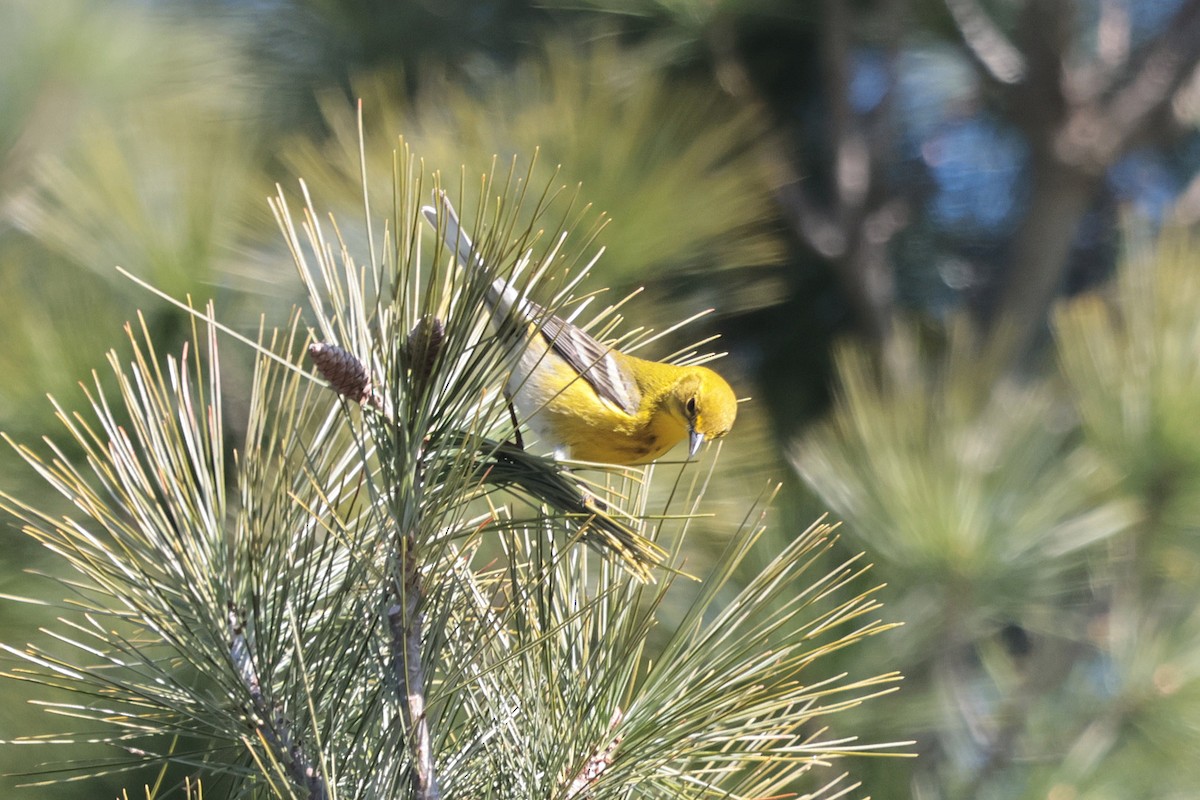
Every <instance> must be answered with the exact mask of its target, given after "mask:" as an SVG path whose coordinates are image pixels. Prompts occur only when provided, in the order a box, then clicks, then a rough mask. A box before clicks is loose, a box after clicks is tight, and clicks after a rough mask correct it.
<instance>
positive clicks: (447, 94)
mask: <svg viewBox="0 0 1200 800" xmlns="http://www.w3.org/2000/svg"><path fill="white" fill-rule="evenodd" d="M402 87H403V80H402V79H401V78H400V77H399V76H396V75H389V74H375V75H370V76H365V77H362V78H360V79H358V80H357V81H356V82H355V84H354V86H353V90H352V93H353V96H355V97H358V98H361V103H362V108H363V118H364V128H365V131H366V137H367V174H368V175H369V176H371V181H372V196H373V198H375V200H374V202H373V205H374V206H375V207H376V208H386V207H388V203H387V202H386V201H390V191H391V189H390V181H389V180H388V176H389V175H390V174H391V158H392V156H391V153H392V150H393V149H394V147H395V144H396V137H397V136H399V135H403V136H404V139H405V141H407V142H409V143H410V144H411V145H412V146H413V147H414V149H415V150H416V151H417V152H419V153H421V154H422V157H423V158H425V159H427V161H428V163H430V164H458V163H462V164H464V165H465V167H464V171H463V175H462V176H460V175H457V174H451V175H443V178H442V179H443V181H445V182H446V183H447V185H450V186H457V185H458V183H459V181H460V180H464V181H465V182H466V184H467V186H468V187H470V186H474V185H476V184H477V183H478V181H479V179H480V176H482V175H485V174H488V173H489V172H491V171H492V169H493V166H494V164H495V163H496V162H497V161H498V162H499V164H500V165H501V167H502V168H507V166H508V164H509V162H510V161H511V160H512V159H514V158H527V157H528V156H527V154H529V153H534V152H536V153H537V154H538V155H537V160H536V163H534V164H533V168H532V172H531V173H530V175H531V177H530V182H531V183H532V184H534V185H542V184H544V183H557V184H561V185H563V186H564V187H567V188H568V189H569V190H573V189H574V187H576V185H582V186H583V187H584V192H583V197H584V199H585V200H586V201H587V202H588V203H591V204H592V206H593V207H594V208H596V209H597V210H599V211H601V212H603V213H605V214H606V215H607V216H608V217H609V218H610V219H612V220H613V225H612V226H610V229H609V231H606V232H604V233H602V234H601V235H600V236H599V237H597V240H596V242H597V243H598V244H599V245H602V246H604V247H605V254H604V257H603V258H602V259H601V260H600V262H599V264H598V266H597V275H598V276H601V277H602V278H603V279H604V281H605V282H606V283H609V284H610V285H611V284H616V285H617V286H627V285H629V284H631V283H633V282H635V281H648V280H656V279H657V280H662V278H663V276H664V273H670V272H672V271H674V272H683V273H685V274H687V273H689V272H690V273H696V272H699V271H704V272H705V274H710V273H712V272H713V271H714V270H716V271H719V270H729V271H730V273H731V274H729V275H728V276H727V277H726V278H725V279H724V281H725V282H726V283H727V284H728V287H729V289H730V290H732V291H734V292H736V294H735V295H734V296H733V297H730V296H725V297H723V298H722V308H723V311H724V312H725V313H733V312H734V311H736V310H738V309H744V308H747V307H751V308H752V307H756V306H761V305H763V304H767V303H773V302H775V300H776V297H777V294H778V284H777V283H774V282H770V281H767V282H764V281H763V280H761V279H763V278H766V277H768V276H767V275H764V274H763V272H762V271H757V272H756V271H755V270H753V269H747V268H748V267H750V268H752V267H760V268H761V267H770V266H773V265H777V264H778V263H779V262H780V261H781V260H782V257H783V249H782V242H781V240H780V238H779V235H778V232H777V231H774V230H772V228H771V227H770V224H769V220H770V217H771V204H770V202H771V201H770V194H769V189H770V177H769V175H767V174H766V173H765V164H766V161H765V159H764V154H763V153H762V152H761V150H760V145H761V138H762V136H764V135H765V133H766V121H765V120H763V119H761V118H759V117H757V116H755V115H754V114H753V113H751V112H749V111H747V110H739V109H738V108H737V107H736V106H734V105H732V104H731V103H730V102H729V101H728V99H727V98H725V97H724V96H723V95H722V94H721V93H720V92H718V91H715V90H714V89H712V88H710V87H701V86H696V85H694V84H689V83H687V82H683V81H681V80H678V79H675V78H672V77H671V76H670V75H669V74H668V73H665V72H664V71H663V70H662V64H661V63H660V62H659V61H658V60H657V59H656V58H654V57H653V55H652V54H650V53H648V52H645V51H641V50H637V49H629V48H624V47H620V46H618V45H616V44H614V43H613V42H611V41H604V40H601V41H598V42H593V43H589V44H587V45H584V46H582V47H580V46H579V45H577V44H575V43H572V42H571V41H569V40H567V39H559V40H554V41H551V42H549V43H548V44H547V45H546V47H545V49H544V51H543V52H541V53H540V54H538V55H537V56H536V57H531V58H529V59H526V60H524V61H522V62H521V63H520V64H518V65H517V66H516V67H514V68H513V69H511V70H503V71H492V72H490V73H488V74H487V75H485V76H484V77H481V78H478V79H476V80H474V81H472V82H470V83H463V82H461V81H451V80H449V79H448V78H446V77H439V78H436V79H435V78H430V79H427V81H425V82H424V83H423V84H422V86H421V88H420V91H419V92H416V93H415V94H412V95H409V94H407V93H405V92H403V91H402ZM322 109H323V113H324V116H325V120H326V124H327V125H328V127H329V129H330V131H331V140H330V142H329V143H327V144H323V145H320V146H318V145H314V144H310V143H308V142H304V141H301V142H297V143H296V145H295V146H294V147H293V148H291V149H289V150H288V151H287V154H286V158H287V164H288V166H289V168H290V170H291V171H292V172H294V173H295V174H297V175H303V176H304V178H305V181H306V182H307V183H309V184H310V185H311V186H312V187H313V188H314V190H316V191H319V192H321V193H322V194H326V193H328V194H330V195H332V196H337V195H338V194H339V193H340V195H341V196H343V197H346V198H348V199H350V198H353V199H357V197H358V194H359V190H358V189H357V187H358V185H359V175H360V170H361V169H362V167H361V164H360V157H359V145H358V123H357V115H356V111H355V108H354V106H353V105H352V104H350V103H348V102H347V101H346V99H345V96H344V95H343V94H341V93H340V92H335V93H330V94H327V95H326V96H325V97H324V99H323V101H322ZM524 167H525V165H521V167H520V169H519V171H522V172H523V171H524ZM551 176H553V179H551ZM339 190H340V192H339ZM567 194H568V195H573V194H574V192H573V191H568V192H567ZM718 209H719V213H714V212H715V211H716V210H718ZM756 278H759V279H760V280H755V279H756Z"/></svg>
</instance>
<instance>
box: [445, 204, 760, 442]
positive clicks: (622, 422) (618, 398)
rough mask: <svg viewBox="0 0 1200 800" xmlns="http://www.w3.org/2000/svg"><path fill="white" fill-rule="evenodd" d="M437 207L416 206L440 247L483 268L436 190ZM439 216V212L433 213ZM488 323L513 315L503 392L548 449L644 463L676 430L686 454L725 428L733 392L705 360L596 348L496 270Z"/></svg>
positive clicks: (733, 412) (505, 321)
mask: <svg viewBox="0 0 1200 800" xmlns="http://www.w3.org/2000/svg"><path fill="white" fill-rule="evenodd" d="M435 199H439V200H440V201H441V207H442V210H441V214H440V215H439V213H438V211H437V210H436V209H435V208H433V207H432V206H425V207H424V208H423V209H421V210H422V212H423V213H424V214H425V218H426V219H427V220H428V221H429V223H430V224H431V225H433V227H434V228H435V229H436V230H438V231H440V232H441V234H442V239H443V241H444V242H445V244H446V247H447V248H449V249H450V251H451V252H453V253H455V254H456V255H457V257H458V260H459V261H460V262H461V263H463V264H465V265H468V267H469V268H472V269H483V268H484V265H483V262H482V260H481V259H480V257H479V254H478V253H477V252H476V251H475V250H474V247H473V245H472V244H471V240H470V238H468V236H467V234H466V233H465V232H464V231H463V230H462V227H461V225H460V224H459V221H458V215H457V214H456V213H455V211H454V207H453V206H452V205H451V204H450V201H449V199H448V198H447V197H446V193H445V192H435ZM439 216H440V220H439ZM486 300H487V304H488V306H489V308H490V309H491V313H492V322H493V324H494V326H495V327H496V329H497V331H501V332H502V331H505V330H508V329H511V322H509V321H510V320H511V321H515V322H516V323H517V326H516V329H517V330H518V331H519V333H518V335H517V336H515V337H514V341H513V343H512V346H513V347H514V348H518V349H519V356H518V357H517V358H516V366H515V367H514V369H513V371H512V374H511V375H510V376H509V379H508V382H507V383H506V385H505V394H506V396H507V397H508V399H509V401H510V402H511V403H512V404H513V406H514V407H515V408H516V410H517V413H518V414H519V415H520V417H521V419H523V420H524V421H525V422H526V424H527V425H528V426H529V427H530V428H531V429H532V430H533V431H534V433H536V434H537V436H538V438H539V439H540V440H541V441H543V442H545V443H547V444H549V445H550V446H551V447H553V448H554V451H555V454H556V455H558V456H560V457H567V458H572V459H576V460H579V461H594V462H601V463H605V464H646V463H649V462H651V461H654V460H655V459H657V458H659V457H661V456H663V455H664V454H665V453H666V452H667V451H668V450H670V449H671V448H672V447H674V446H675V445H676V444H678V443H679V442H681V441H683V440H684V439H687V440H688V456H689V458H690V457H693V456H695V455H696V452H697V451H698V450H699V449H700V445H702V444H704V442H706V441H711V440H713V439H719V438H720V437H722V436H724V435H725V434H727V433H729V429H730V428H731V427H733V420H734V417H736V416H737V396H736V395H735V394H734V393H733V389H731V388H730V387H729V384H728V383H726V382H725V380H724V379H723V378H722V377H721V376H720V375H718V374H717V373H715V372H713V371H712V370H711V369H708V368H707V367H699V366H693V367H682V366H678V365H675V364H663V363H660V362H657V361H647V360H645V359H641V358H636V357H634V356H630V355H626V354H625V353H621V352H618V351H617V350H613V349H612V348H610V347H606V346H604V345H603V344H601V343H600V342H598V341H596V340H595V339H594V338H592V337H591V336H589V335H588V334H587V333H585V332H583V331H582V330H580V329H579V328H577V327H575V326H574V325H572V324H571V323H569V322H567V321H566V320H564V319H562V318H560V317H556V316H553V315H552V314H549V313H548V312H547V311H546V309H544V308H543V307H541V306H539V305H538V304H537V303H534V302H532V301H531V300H529V299H527V298H524V297H521V295H520V292H519V291H518V290H517V289H516V287H514V286H512V285H511V284H510V283H508V282H507V281H505V280H504V279H503V278H497V279H496V280H495V281H494V282H493V283H492V285H491V286H490V287H489V289H488V292H487V297H486Z"/></svg>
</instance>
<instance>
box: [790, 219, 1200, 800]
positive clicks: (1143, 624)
mask: <svg viewBox="0 0 1200 800" xmlns="http://www.w3.org/2000/svg"><path fill="white" fill-rule="evenodd" d="M1196 253H1197V250H1196V248H1195V246H1194V245H1193V244H1192V242H1191V240H1190V238H1188V237H1181V236H1179V235H1178V234H1169V235H1167V236H1166V237H1165V238H1164V240H1163V241H1162V242H1161V243H1159V245H1158V246H1156V247H1145V248H1143V249H1142V250H1139V251H1137V252H1136V254H1135V255H1134V256H1132V257H1131V258H1129V259H1128V261H1127V263H1126V264H1125V265H1124V266H1123V268H1122V269H1121V271H1120V274H1119V276H1118V279H1117V281H1116V283H1115V285H1114V287H1113V290H1112V291H1111V292H1109V293H1107V294H1108V295H1109V296H1107V297H1106V296H1103V295H1101V294H1096V295H1088V296H1084V297H1080V298H1078V299H1076V300H1073V301H1071V302H1069V303H1067V304H1065V305H1064V306H1063V307H1062V308H1061V309H1060V310H1059V312H1058V314H1057V316H1056V326H1055V334H1056V343H1057V350H1058V354H1059V363H1060V364H1061V366H1062V376H1061V378H1056V376H1053V375H1049V376H1027V377H1026V378H1024V379H1023V380H1022V381H1021V382H1015V381H1008V382H1005V383H1004V384H1002V385H999V386H986V385H981V384H980V383H978V381H977V370H976V365H977V353H978V350H977V345H976V343H975V342H974V341H973V339H972V337H971V336H970V335H969V334H968V332H967V331H966V330H965V329H964V328H963V327H962V326H958V327H952V328H951V331H950V333H949V336H948V338H947V339H946V340H945V341H944V342H937V343H936V344H935V345H933V346H931V345H930V344H929V342H928V341H927V339H928V338H929V337H928V336H927V337H926V338H925V339H921V338H919V337H918V336H917V334H916V333H915V332H914V331H912V330H907V331H906V332H905V333H904V334H903V335H902V336H901V337H900V341H901V342H902V343H903V344H904V345H905V347H904V348H903V352H904V353H905V354H907V355H908V356H909V359H908V361H907V363H903V364H902V365H893V367H894V369H893V370H890V371H889V372H888V373H886V374H885V376H884V377H881V376H880V372H879V371H878V369H877V364H876V363H875V362H874V361H873V360H872V359H870V358H869V357H867V355H866V354H865V353H863V352H862V350H861V349H860V348H857V347H855V346H851V345H847V346H845V347H843V348H841V350H840V353H839V358H838V375H839V390H838V393H837V399H836V402H835V408H834V410H833V412H832V413H831V415H830V418H829V419H828V420H827V421H825V422H823V423H822V424H820V425H819V426H816V427H814V428H813V429H812V430H811V431H810V432H809V434H807V435H806V436H805V437H803V438H802V439H801V440H800V441H799V442H798V443H797V446H796V449H795V451H794V454H793V458H794V462H795V464H796V467H797V469H798V470H799V472H800V474H801V475H802V476H803V477H804V478H805V480H806V481H807V482H808V483H809V484H810V485H811V486H812V487H814V488H815V489H816V490H817V491H818V492H819V494H820V496H821V497H822V498H823V499H824V500H825V501H826V502H827V503H829V505H830V507H831V508H832V509H833V510H834V512H835V513H837V514H838V515H840V516H842V517H843V518H844V519H845V520H846V521H847V523H848V530H847V535H848V537H850V538H852V539H853V540H854V544H855V546H856V547H860V548H862V549H864V550H866V551H867V552H869V553H870V554H871V557H872V558H873V559H874V560H875V561H876V569H877V570H878V572H879V574H880V575H881V576H882V577H883V578H884V579H885V580H886V581H887V582H888V584H889V586H890V592H888V593H887V597H888V600H889V605H890V606H892V607H893V608H894V609H896V611H897V613H898V614H899V616H900V617H901V618H902V619H904V621H905V624H906V633H907V635H906V636H904V637H898V640H897V641H896V642H892V643H890V645H889V646H888V647H887V649H886V652H882V650H881V651H880V652H878V653H876V654H874V657H877V658H881V659H886V660H887V663H889V664H891V665H892V666H895V667H896V668H898V669H900V670H901V672H903V673H904V674H905V676H906V687H905V691H904V692H902V693H901V694H900V695H899V696H898V697H895V698H889V699H888V700H886V701H885V704H887V705H891V706H892V709H891V710H890V711H889V712H888V713H885V714H884V715H882V716H881V717H876V718H873V721H868V720H866V719H863V720H861V722H862V724H864V725H867V726H868V727H871V728H873V729H877V730H878V734H877V735H883V736H887V735H895V734H896V732H897V731H899V730H904V731H906V732H907V733H908V734H911V735H916V736H917V737H918V739H919V741H920V742H921V746H920V752H921V755H922V757H921V758H919V759H918V760H917V761H915V762H911V763H907V762H906V763H905V764H904V765H900V766H897V765H895V764H892V765H889V767H888V774H887V775H886V776H885V775H883V774H880V775H878V776H877V777H876V778H875V779H874V780H872V779H868V780H867V786H869V787H872V789H873V791H875V792H877V793H878V794H877V795H876V796H884V797H891V796H895V797H901V796H909V792H912V793H913V794H917V795H921V794H922V793H933V794H934V796H946V797H963V798H967V797H1008V796H1015V795H1013V794H1011V792H1013V791H1014V790H1015V787H1025V789H1024V791H1025V792H1027V793H1028V794H1027V795H1022V796H1058V795H1057V794H1056V793H1060V794H1061V796H1069V797H1113V798H1116V797H1131V796H1138V797H1164V798H1166V797H1185V796H1189V793H1190V791H1191V789H1192V788H1193V787H1194V786H1195V785H1196V782H1197V779H1198V778H1200V773H1197V772H1196V770H1194V769H1193V768H1192V767H1191V766H1190V764H1191V761H1190V759H1188V758H1186V757H1185V756H1184V755H1183V754H1184V753H1186V752H1190V751H1193V750H1194V748H1195V747H1197V746H1200V738H1198V734H1197V730H1196V728H1195V726H1194V724H1192V723H1191V722H1189V721H1188V720H1194V719H1196V715H1197V714H1200V705H1197V703H1200V684H1198V683H1197V680H1198V679H1200V672H1198V671H1197V667H1198V666H1200V639H1198V638H1197V616H1196V612H1195V607H1196V588H1195V587H1196V586H1197V577H1198V570H1197V558H1198V551H1197V538H1196V535H1197V533H1198V532H1200V517H1198V516H1197V513H1196V505H1195V497H1196V495H1195V492H1196V486H1197V483H1196V481H1197V478H1198V477H1200V461H1198V460H1197V459H1198V458H1200V439H1197V437H1196V435H1195V420H1196V419H1197V418H1200V417H1198V416H1197V414H1198V413H1200V407H1198V406H1197V404H1198V403H1200V393H1198V392H1197V389H1198V388H1200V387H1198V386H1197V383H1196V381H1197V376H1198V375H1200V347H1198V346H1197V344H1198V343H1200V321H1198V318H1197V316H1196V314H1195V311H1194V310H1195V308H1196V307H1197V303H1198V302H1200V289H1198V287H1200V281H1198V280H1197V273H1196V270H1195V267H1194V264H1195V258H1196ZM932 338H933V339H934V340H935V342H936V341H937V337H936V336H933V337H932ZM931 351H932V352H931ZM1076 412H1077V413H1076ZM1182 762H1186V763H1187V764H1188V765H1189V766H1187V767H1183V766H1180V767H1179V768H1175V767H1174V766H1172V767H1171V768H1170V769H1166V768H1165V766H1166V765H1175V764H1177V763H1182ZM866 769H868V770H871V771H877V770H876V769H875V767H874V766H872V765H868V766H867V767H866ZM901 771H902V772H903V773H904V775H903V778H901V777H900V775H899V774H898V773H899V772H901ZM887 785H894V786H896V787H897V789H896V791H895V792H891V791H883V792H881V791H880V789H879V788H878V787H880V786H887ZM900 787H903V788H900Z"/></svg>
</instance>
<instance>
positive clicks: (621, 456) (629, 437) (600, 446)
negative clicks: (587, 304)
mask: <svg viewBox="0 0 1200 800" xmlns="http://www.w3.org/2000/svg"><path fill="white" fill-rule="evenodd" d="M537 350H540V353H538V352H537ZM537 350H535V349H534V348H530V351H531V352H532V353H533V355H527V356H523V357H522V358H521V362H522V363H521V365H520V366H518V368H517V369H516V370H514V372H513V375H512V378H511V379H510V380H509V384H508V393H509V396H510V397H512V399H513V404H514V405H515V406H516V408H517V411H518V414H519V416H520V417H521V418H522V421H524V422H526V424H528V426H529V427H530V428H531V429H532V430H533V431H534V432H535V433H536V434H537V436H538V438H539V439H540V440H541V441H542V442H544V443H546V444H548V445H549V446H551V447H553V448H555V449H556V450H559V451H561V452H563V453H564V454H565V455H567V456H569V457H570V458H574V459H578V460H580V461H596V462H602V463H606V464H646V463H649V462H651V461H654V460H655V459H657V458H659V457H661V456H662V455H663V454H665V453H666V452H667V451H668V450H670V449H671V448H672V447H674V446H675V445H676V444H678V443H679V442H680V441H681V440H683V438H684V437H685V436H686V435H687V426H686V424H685V423H684V422H683V421H681V420H679V419H677V418H676V417H675V416H674V415H672V414H671V413H669V412H668V411H667V410H666V409H665V408H663V407H662V404H661V403H657V402H653V401H652V399H651V398H646V400H647V401H648V402H644V403H643V404H642V408H641V409H639V412H638V414H637V415H636V416H635V415H632V414H629V413H627V412H626V411H625V410H624V409H621V408H619V407H618V406H616V405H615V404H613V403H611V402H609V401H607V400H605V399H603V398H601V397H600V396H599V395H598V394H597V393H596V391H595V389H594V388H592V386H591V384H589V383H588V382H587V381H586V380H583V379H582V378H580V377H579V376H578V374H577V373H576V372H575V370H574V369H572V368H571V366H570V365H569V364H567V362H566V361H564V360H563V359H562V358H560V357H558V356H557V355H556V354H555V353H554V352H553V351H546V350H545V349H541V348H538V349H537Z"/></svg>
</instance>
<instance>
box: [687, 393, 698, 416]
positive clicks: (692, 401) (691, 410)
mask: <svg viewBox="0 0 1200 800" xmlns="http://www.w3.org/2000/svg"><path fill="white" fill-rule="evenodd" d="M687 413H688V416H689V417H694V416H696V398H694V397H689V398H688V401H687Z"/></svg>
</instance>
